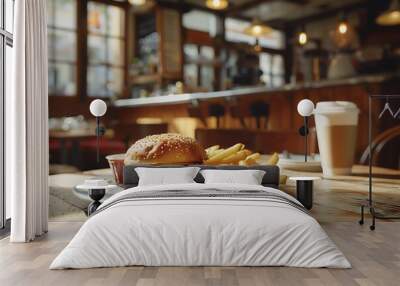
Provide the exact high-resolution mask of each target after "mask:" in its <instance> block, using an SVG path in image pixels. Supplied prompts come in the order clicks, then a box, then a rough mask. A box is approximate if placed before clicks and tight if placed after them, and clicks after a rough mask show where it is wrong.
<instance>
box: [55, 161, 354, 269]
mask: <svg viewBox="0 0 400 286" xmlns="http://www.w3.org/2000/svg"><path fill="white" fill-rule="evenodd" d="M135 167H136V166H129V167H126V168H125V170H124V178H125V179H124V183H125V184H126V189H125V190H124V191H122V192H120V193H118V194H116V195H114V196H112V197H111V198H109V199H107V200H106V201H105V202H104V203H103V204H102V205H101V206H100V207H99V209H98V210H97V211H96V212H95V213H94V214H93V215H92V216H91V217H90V218H89V219H88V220H87V221H86V222H85V223H84V225H83V226H82V227H81V229H80V230H79V232H78V233H77V234H76V235H75V237H74V238H73V239H72V241H71V242H70V243H69V244H68V245H67V246H66V247H65V249H64V250H63V251H62V252H61V253H60V254H59V255H58V256H57V257H56V259H55V260H54V261H53V262H52V264H51V265H50V269H65V268H92V267H117V266H132V265H144V266H291V267H310V268H314V267H329V268H350V267H351V265H350V263H349V262H348V260H347V259H346V258H345V256H344V255H343V253H342V252H341V251H340V250H339V249H338V248H337V247H336V245H335V244H334V242H333V241H331V239H330V238H329V237H328V236H327V234H326V233H325V231H324V230H323V229H322V228H321V226H320V225H319V224H318V222H317V221H316V220H315V219H314V218H313V217H312V216H310V214H309V213H308V211H307V210H306V209H305V208H304V207H303V206H302V205H301V204H300V203H299V202H298V201H297V200H296V199H295V198H293V197H291V196H290V195H288V194H286V193H284V192H282V191H280V190H279V189H278V183H279V169H278V168H277V167H275V166H259V167H258V168H259V169H262V170H265V171H266V174H265V176H264V177H263V180H262V185H243V184H204V183H202V177H201V175H200V174H199V175H197V177H196V178H195V181H196V182H197V183H190V184H175V185H154V186H137V184H138V176H137V174H136V172H135ZM200 168H202V169H205V168H217V167H206V166H201V167H200ZM218 168H222V167H218ZM227 168H228V169H232V168H234V169H241V168H246V167H238V166H235V167H223V169H227Z"/></svg>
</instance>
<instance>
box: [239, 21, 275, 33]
mask: <svg viewBox="0 0 400 286" xmlns="http://www.w3.org/2000/svg"><path fill="white" fill-rule="evenodd" d="M244 32H245V33H246V34H248V35H251V36H254V37H260V36H265V35H268V34H270V33H271V32H272V28H271V27H268V26H266V25H264V24H263V23H262V22H261V21H260V20H259V19H258V18H255V19H254V20H253V22H252V23H251V25H250V26H248V27H247V28H246V29H244Z"/></svg>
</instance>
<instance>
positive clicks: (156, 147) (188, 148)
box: [125, 133, 205, 165]
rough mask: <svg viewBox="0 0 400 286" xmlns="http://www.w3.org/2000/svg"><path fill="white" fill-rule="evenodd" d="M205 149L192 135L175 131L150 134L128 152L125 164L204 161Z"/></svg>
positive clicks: (192, 162)
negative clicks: (184, 134) (188, 135)
mask: <svg viewBox="0 0 400 286" xmlns="http://www.w3.org/2000/svg"><path fill="white" fill-rule="evenodd" d="M204 159H205V151H204V149H203V148H202V147H201V146H200V144H198V143H197V142H196V140H194V139H193V138H191V137H187V136H183V135H180V134H175V133H164V134H157V135H150V136H147V137H144V138H142V139H139V140H138V141H136V142H135V143H134V144H133V145H132V146H131V147H130V148H129V149H128V151H127V152H126V156H125V165H132V164H194V163H203V160H204Z"/></svg>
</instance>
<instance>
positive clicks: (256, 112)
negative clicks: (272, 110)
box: [250, 101, 269, 129]
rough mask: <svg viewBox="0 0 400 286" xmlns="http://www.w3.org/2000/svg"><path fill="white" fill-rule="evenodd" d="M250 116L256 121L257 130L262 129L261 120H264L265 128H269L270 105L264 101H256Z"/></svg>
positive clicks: (252, 105)
mask: <svg viewBox="0 0 400 286" xmlns="http://www.w3.org/2000/svg"><path fill="white" fill-rule="evenodd" d="M250 114H251V116H253V117H254V118H255V119H256V125H257V129H261V119H262V118H264V126H263V128H267V127H268V117H269V104H268V103H265V102H264V101H255V102H253V103H252V104H251V105H250Z"/></svg>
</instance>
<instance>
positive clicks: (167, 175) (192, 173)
mask: <svg viewBox="0 0 400 286" xmlns="http://www.w3.org/2000/svg"><path fill="white" fill-rule="evenodd" d="M199 170H200V168H198V167H182V168H145V167H138V168H135V171H136V173H137V174H138V176H139V183H138V185H139V186H150V185H170V184H187V183H195V181H194V180H193V179H194V178H195V177H196V175H197V173H198V172H199Z"/></svg>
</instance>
